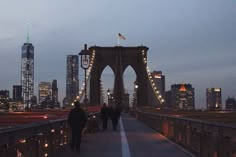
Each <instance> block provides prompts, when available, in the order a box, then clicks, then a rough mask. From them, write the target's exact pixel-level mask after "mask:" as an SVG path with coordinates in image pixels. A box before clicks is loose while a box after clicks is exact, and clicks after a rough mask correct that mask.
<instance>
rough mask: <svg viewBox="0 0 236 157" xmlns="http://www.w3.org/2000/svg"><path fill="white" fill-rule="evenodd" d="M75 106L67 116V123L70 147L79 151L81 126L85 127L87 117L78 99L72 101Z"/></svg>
mask: <svg viewBox="0 0 236 157" xmlns="http://www.w3.org/2000/svg"><path fill="white" fill-rule="evenodd" d="M74 105H75V108H74V109H72V110H71V111H70V113H69V116H68V124H69V125H70V127H71V134H72V137H71V145H70V146H71V149H72V151H74V150H75V149H76V152H77V153H80V143H81V136H82V131H83V128H84V127H85V124H86V121H87V117H86V114H85V112H84V110H83V109H82V108H81V107H80V103H79V102H78V101H76V102H74Z"/></svg>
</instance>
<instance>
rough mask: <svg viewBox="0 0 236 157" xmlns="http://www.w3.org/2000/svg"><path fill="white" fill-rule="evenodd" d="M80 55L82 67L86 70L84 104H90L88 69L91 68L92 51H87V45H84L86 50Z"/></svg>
mask: <svg viewBox="0 0 236 157" xmlns="http://www.w3.org/2000/svg"><path fill="white" fill-rule="evenodd" d="M79 55H80V66H81V68H82V69H84V83H85V84H84V91H85V92H84V104H87V103H88V98H87V81H86V79H87V69H88V68H89V61H90V51H89V50H88V49H87V44H85V45H84V50H81V52H80V53H79Z"/></svg>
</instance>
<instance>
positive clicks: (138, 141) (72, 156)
mask: <svg viewBox="0 0 236 157" xmlns="http://www.w3.org/2000/svg"><path fill="white" fill-rule="evenodd" d="M108 123H109V124H108V130H106V131H98V132H96V133H93V134H86V135H84V136H83V138H82V143H81V153H80V154H76V153H74V152H71V151H70V149H69V147H68V148H65V150H63V151H62V152H58V153H57V154H55V157H76V156H81V157H194V156H193V155H192V154H190V153H189V152H188V151H186V150H184V149H183V148H181V147H180V146H178V145H176V144H174V143H172V142H171V141H169V140H168V139H166V138H165V137H163V136H162V135H160V134H159V133H157V132H155V131H154V130H152V129H151V128H149V127H147V126H146V125H144V124H142V123H141V122H139V121H137V120H136V119H134V118H133V117H131V116H130V115H128V114H124V113H123V114H122V117H121V121H120V123H119V128H118V129H117V130H116V131H113V130H112V126H111V121H109V122H108Z"/></svg>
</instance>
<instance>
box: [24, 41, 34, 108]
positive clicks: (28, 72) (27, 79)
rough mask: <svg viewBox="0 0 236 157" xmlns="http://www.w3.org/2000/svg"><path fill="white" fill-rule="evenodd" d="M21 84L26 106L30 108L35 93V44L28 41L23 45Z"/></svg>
mask: <svg viewBox="0 0 236 157" xmlns="http://www.w3.org/2000/svg"><path fill="white" fill-rule="evenodd" d="M21 86H22V98H23V103H24V107H27V108H29V107H30V105H31V98H32V96H33V95H34V46H33V45H32V44H31V43H29V37H27V43H24V45H23V46H22V54H21Z"/></svg>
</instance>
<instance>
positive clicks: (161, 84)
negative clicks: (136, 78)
mask: <svg viewBox="0 0 236 157" xmlns="http://www.w3.org/2000/svg"><path fill="white" fill-rule="evenodd" d="M151 75H152V79H153V82H154V83H155V85H156V87H157V88H158V90H159V92H160V94H161V96H162V98H163V99H165V75H163V74H162V71H153V72H152V73H151Z"/></svg>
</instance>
